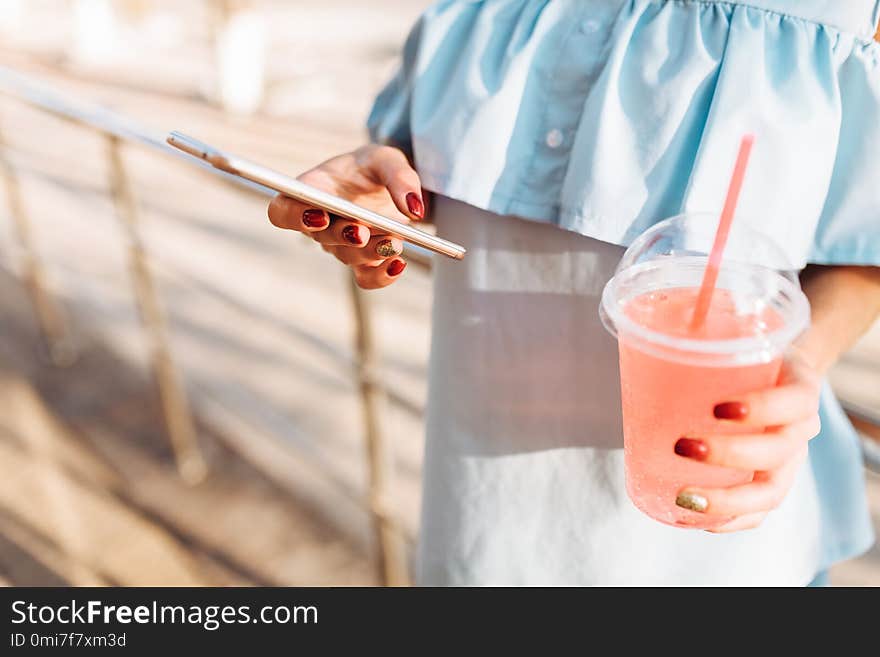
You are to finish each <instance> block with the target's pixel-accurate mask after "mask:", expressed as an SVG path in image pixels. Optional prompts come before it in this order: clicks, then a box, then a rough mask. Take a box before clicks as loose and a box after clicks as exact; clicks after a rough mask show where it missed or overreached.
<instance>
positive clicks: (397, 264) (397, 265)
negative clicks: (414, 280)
mask: <svg viewBox="0 0 880 657" xmlns="http://www.w3.org/2000/svg"><path fill="white" fill-rule="evenodd" d="M404 269H406V262H404V261H403V260H392V261H391V264H390V265H388V269H387V271H388V275H389V276H400V274H401V273H403V270H404Z"/></svg>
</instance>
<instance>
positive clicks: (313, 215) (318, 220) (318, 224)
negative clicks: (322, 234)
mask: <svg viewBox="0 0 880 657" xmlns="http://www.w3.org/2000/svg"><path fill="white" fill-rule="evenodd" d="M328 223H330V222H329V221H327V217H326V216H324V212H323V211H322V210H306V211H305V212H303V224H304V225H306V226H308V227H309V228H324V227H325V226H326V225H327V224H328Z"/></svg>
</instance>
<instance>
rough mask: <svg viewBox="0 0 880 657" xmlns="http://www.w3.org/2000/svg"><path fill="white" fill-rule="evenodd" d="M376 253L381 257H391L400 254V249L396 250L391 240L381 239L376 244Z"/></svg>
mask: <svg viewBox="0 0 880 657" xmlns="http://www.w3.org/2000/svg"><path fill="white" fill-rule="evenodd" d="M376 253H377V254H379V255H380V256H382V257H383V258H393V257H394V256H396V255H400V254H401V253H402V251H400V250H398V248H397V247H396V246H395V245H394V242H393V241H391V240H382V241H381V242H379V243H378V244H377V245H376Z"/></svg>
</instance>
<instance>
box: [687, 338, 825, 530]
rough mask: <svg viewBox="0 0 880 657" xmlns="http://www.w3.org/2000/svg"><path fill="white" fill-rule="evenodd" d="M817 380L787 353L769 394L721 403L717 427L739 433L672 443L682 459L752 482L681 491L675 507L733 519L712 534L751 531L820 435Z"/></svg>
mask: <svg viewBox="0 0 880 657" xmlns="http://www.w3.org/2000/svg"><path fill="white" fill-rule="evenodd" d="M821 381H822V380H821V376H820V375H819V373H818V372H817V371H816V370H815V368H814V367H812V366H811V365H810V364H809V363H808V362H807V361H806V360H805V359H804V358H803V357H802V356H800V355H799V354H798V353H797V352H792V353H791V354H790V355H788V356H787V357H786V359H785V361H784V362H783V365H782V371H781V373H780V378H779V384H778V385H777V386H776V387H774V388H770V389H768V390H762V391H760V392H755V393H751V394H747V395H742V396H741V397H740V398H739V399H736V400H721V401H719V403H718V405H716V406H715V409H714V412H715V417H716V418H718V420H719V422H720V423H723V424H724V425H727V426H730V425H731V424H735V425H736V426H737V427H738V428H739V427H741V428H742V432H741V433H738V434H733V435H731V434H720V433H719V434H717V435H709V436H687V437H684V438H682V439H681V440H679V441H678V442H677V443H676V444H675V452H676V454H678V455H679V456H682V457H684V458H691V459H695V460H697V461H700V462H703V463H711V464H714V465H721V466H725V467H729V468H738V469H741V470H753V471H754V472H755V477H754V479H753V480H752V481H751V482H750V483H748V484H744V485H741V486H733V487H731V488H706V489H704V488H690V487H688V488H686V489H684V490H682V491H681V492H680V493H679V495H678V499H677V500H676V504H678V505H679V506H682V507H684V508H688V509H691V510H694V511H700V512H702V513H711V514H712V515H717V516H722V517H729V518H732V520H730V521H729V522H727V523H726V524H724V525H722V526H720V527H718V528H716V529H713V530H711V531H713V532H716V533H727V532H735V531H740V530H743V529H752V528H754V527H757V526H758V525H760V524H761V523H762V522H763V521H764V518H766V517H767V514H768V513H769V512H770V511H772V510H773V509H775V508H776V507H778V506H779V505H780V504H781V503H782V500H784V499H785V496H786V494H787V493H788V491H789V489H790V488H791V486H792V484H793V483H794V480H795V477H796V476H797V473H798V470H799V469H800V466H801V464H802V463H803V462H804V460H805V459H806V457H807V443H808V442H809V441H810V439H811V438H813V437H815V436H816V435H817V434H818V433H819V428H820V423H819V393H820V391H821Z"/></svg>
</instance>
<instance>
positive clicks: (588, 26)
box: [581, 20, 600, 34]
mask: <svg viewBox="0 0 880 657" xmlns="http://www.w3.org/2000/svg"><path fill="white" fill-rule="evenodd" d="M599 27H600V25H599V21H593V20H590V21H584V22H583V23H581V32H583V33H584V34H593V33H594V32H598V31H599Z"/></svg>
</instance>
